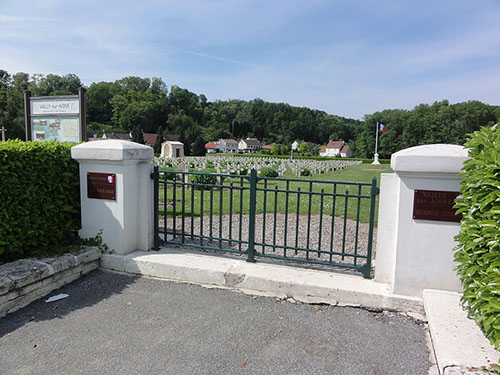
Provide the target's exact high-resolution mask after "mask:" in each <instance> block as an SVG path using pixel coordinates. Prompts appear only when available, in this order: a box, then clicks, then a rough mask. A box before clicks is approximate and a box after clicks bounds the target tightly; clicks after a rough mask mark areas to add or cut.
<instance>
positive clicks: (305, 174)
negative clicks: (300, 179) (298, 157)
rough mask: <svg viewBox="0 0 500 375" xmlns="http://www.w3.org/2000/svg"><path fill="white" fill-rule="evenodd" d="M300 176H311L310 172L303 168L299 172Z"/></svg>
mask: <svg viewBox="0 0 500 375" xmlns="http://www.w3.org/2000/svg"><path fill="white" fill-rule="evenodd" d="M300 175H301V176H310V175H311V171H310V170H309V169H307V168H304V169H302V170H301V171H300Z"/></svg>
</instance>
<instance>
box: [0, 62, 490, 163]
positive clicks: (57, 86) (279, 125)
mask: <svg viewBox="0 0 500 375" xmlns="http://www.w3.org/2000/svg"><path fill="white" fill-rule="evenodd" d="M80 86H81V81H80V79H79V78H78V77H77V76H76V75H74V74H66V75H62V76H59V75H56V74H48V75H46V76H44V75H40V74H34V75H31V76H30V75H29V74H27V73H17V74H14V75H10V74H9V73H8V72H6V71H5V70H1V69H0V127H2V126H4V127H5V128H6V129H7V137H8V138H10V139H14V138H19V139H23V138H24V136H25V135H24V109H23V90H25V89H29V90H31V92H32V95H65V94H76V93H77V91H78V87H80ZM498 120H500V107H498V106H491V105H487V104H484V103H481V102H479V101H470V102H467V103H458V104H452V105H450V104H449V103H448V101H446V100H444V101H441V102H436V103H433V104H432V105H427V104H421V105H418V106H416V107H415V108H414V109H413V110H411V111H408V110H399V109H394V110H383V111H380V112H376V113H373V114H371V115H367V116H366V117H365V119H364V120H363V121H360V120H356V119H350V118H345V117H340V116H336V115H331V114H328V113H325V112H323V111H319V110H313V109H310V108H305V107H294V106H291V105H288V104H285V103H269V102H266V101H264V100H262V99H254V100H250V101H244V100H225V101H220V100H217V101H215V102H209V101H208V100H207V98H206V97H205V95H203V94H200V95H197V94H195V93H193V92H190V91H189V90H186V89H183V88H181V87H178V86H175V85H173V86H171V87H170V90H168V89H167V85H166V84H165V82H163V81H162V79H161V78H156V77H155V78H141V77H124V78H122V79H119V80H116V81H114V82H95V83H92V84H91V85H90V86H89V87H88V89H87V121H88V124H89V126H88V129H89V135H90V136H92V135H93V134H94V133H96V134H98V135H102V132H103V131H106V132H114V133H129V132H131V131H133V130H134V129H135V128H138V129H142V130H143V131H144V132H145V133H161V132H164V133H165V134H177V135H179V137H180V139H179V140H180V141H181V142H183V143H184V152H185V154H186V155H188V156H189V155H198V156H201V155H204V154H205V148H204V145H205V143H206V142H208V141H215V140H217V139H219V138H233V139H241V138H246V137H255V138H257V139H259V140H260V141H262V142H264V143H265V144H272V143H273V142H274V143H275V144H274V145H273V147H272V148H271V151H270V152H271V154H272V155H285V156H287V155H290V151H291V149H290V145H291V143H292V142H293V141H294V140H299V139H300V140H304V141H307V142H313V143H316V144H325V143H326V142H327V141H328V140H329V139H332V140H344V141H346V142H347V143H349V144H350V145H351V147H352V151H353V154H354V155H355V156H357V157H364V158H371V157H372V156H373V152H374V145H375V124H376V122H377V121H381V122H383V123H384V124H386V127H387V131H386V132H383V133H380V137H379V154H380V155H381V157H382V158H389V157H390V155H391V154H392V153H394V152H396V151H399V150H401V149H403V148H407V147H411V146H417V145H421V144H429V143H456V144H463V143H464V141H465V136H466V134H468V133H470V132H472V131H474V130H478V129H479V127H480V126H482V125H483V124H486V125H489V124H491V125H492V124H493V123H495V122H497V121H498ZM158 151H159V145H156V152H158ZM298 153H302V154H304V155H318V153H319V148H311V147H309V148H307V147H306V146H305V145H301V146H300V149H299V150H298Z"/></svg>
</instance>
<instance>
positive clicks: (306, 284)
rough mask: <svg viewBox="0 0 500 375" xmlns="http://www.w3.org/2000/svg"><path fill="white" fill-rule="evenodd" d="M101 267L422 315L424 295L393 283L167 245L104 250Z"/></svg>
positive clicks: (330, 302)
mask: <svg viewBox="0 0 500 375" xmlns="http://www.w3.org/2000/svg"><path fill="white" fill-rule="evenodd" d="M101 267H102V268H105V269H110V270H114V271H120V272H127V273H133V274H139V275H144V276H153V277H159V278H163V279H169V280H174V281H180V282H188V283H192V284H198V285H202V286H211V287H221V288H230V289H237V290H240V291H242V292H245V293H248V294H258V295H267V296H275V297H280V298H293V299H295V300H297V301H301V302H306V303H325V304H330V305H340V306H359V307H364V308H368V309H374V310H393V311H405V312H417V313H423V311H424V310H423V302H422V299H420V298H415V297H408V296H401V295H395V294H392V293H391V292H390V288H389V285H388V284H384V283H378V282H375V281H373V280H367V279H363V278H362V277H360V276H353V275H346V274H341V273H334V272H327V271H318V270H310V269H302V268H296V267H290V266H283V265H277V264H269V263H265V262H258V263H248V262H246V261H244V260H240V259H234V258H224V257H220V256H213V255H208V254H199V253H186V252H185V251H183V252H180V251H179V250H176V249H162V250H161V251H159V252H143V251H137V252H134V253H131V254H128V255H111V254H104V255H103V256H102V258H101Z"/></svg>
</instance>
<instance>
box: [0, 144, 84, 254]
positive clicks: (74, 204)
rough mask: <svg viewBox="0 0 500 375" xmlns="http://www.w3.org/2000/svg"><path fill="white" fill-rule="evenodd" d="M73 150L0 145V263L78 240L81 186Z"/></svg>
mask: <svg viewBox="0 0 500 375" xmlns="http://www.w3.org/2000/svg"><path fill="white" fill-rule="evenodd" d="M72 146H73V145H72V144H64V143H59V142H22V141H18V140H15V141H7V142H0V263H4V262H7V261H11V260H14V259H17V258H25V257H29V256H33V255H36V254H37V253H39V252H40V251H41V250H44V249H50V248H51V247H60V246H64V245H69V244H71V243H74V241H75V240H76V239H77V236H78V230H79V229H80V182H79V175H78V173H79V172H78V163H77V162H76V161H75V160H73V159H71V153H70V150H71V147H72Z"/></svg>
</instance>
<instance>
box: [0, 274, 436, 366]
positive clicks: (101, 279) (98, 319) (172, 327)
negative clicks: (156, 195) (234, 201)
mask: <svg viewBox="0 0 500 375" xmlns="http://www.w3.org/2000/svg"><path fill="white" fill-rule="evenodd" d="M59 292H64V293H67V294H69V295H70V296H69V297H68V298H66V299H64V300H60V301H58V302H54V303H50V304H48V303H45V302H44V301H43V300H39V301H37V302H34V303H32V304H31V305H29V306H27V307H26V308H24V309H22V310H20V311H18V312H16V313H13V314H10V315H8V316H7V317H5V318H2V319H0V374H2V375H4V374H8V375H10V374H30V375H35V374H51V375H52V374H54V375H55V374H120V375H127V374H176V375H177V374H287V375H288V374H349V375H355V374H363V375H368V374H381V375H389V374H397V375H402V374H419V375H420V374H426V373H427V370H428V368H429V366H430V363H429V361H428V354H427V347H426V343H425V335H423V327H422V326H421V325H418V324H415V323H414V322H412V321H411V320H409V319H407V318H404V317H402V316H399V315H393V314H390V315H387V314H386V315H380V314H375V313H373V312H369V311H365V310H361V309H356V308H348V307H344V308H343V307H331V306H318V305H316V306H312V305H305V304H293V303H289V302H283V301H281V302H280V301H277V300H276V299H275V298H267V297H258V298H254V297H252V296H248V295H245V294H242V293H239V292H235V291H229V290H220V289H206V288H202V287H199V286H194V285H186V284H180V283H173V282H168V281H163V280H156V279H149V278H144V277H133V276H128V275H122V274H116V273H110V272H103V271H94V272H92V273H91V274H89V275H87V276H85V277H83V278H82V279H80V280H78V281H76V282H74V283H72V284H71V285H68V286H66V287H64V288H62V289H60V290H59V291H57V292H53V293H51V294H50V295H55V294H57V293H59Z"/></svg>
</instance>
